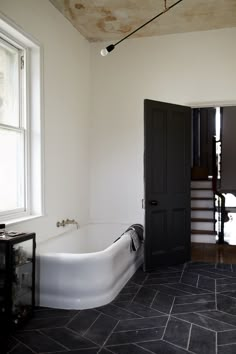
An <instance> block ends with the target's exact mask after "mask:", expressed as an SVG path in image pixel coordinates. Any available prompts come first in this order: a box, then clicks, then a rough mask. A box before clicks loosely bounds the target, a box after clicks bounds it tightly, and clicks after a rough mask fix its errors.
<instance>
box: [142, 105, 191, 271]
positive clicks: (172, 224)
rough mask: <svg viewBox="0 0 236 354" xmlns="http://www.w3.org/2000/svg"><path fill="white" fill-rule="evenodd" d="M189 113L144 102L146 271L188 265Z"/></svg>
mask: <svg viewBox="0 0 236 354" xmlns="http://www.w3.org/2000/svg"><path fill="white" fill-rule="evenodd" d="M190 139H191V109H190V108H189V107H183V106H178V105H172V104H168V103H163V102H156V101H151V100H145V101H144V146H145V151H144V181H145V265H144V269H145V270H148V269H152V268H154V267H155V266H157V265H170V264H176V263H181V262H185V261H187V260H189V259H190V168H191V166H190V163H191V161H190V158H191V146H190Z"/></svg>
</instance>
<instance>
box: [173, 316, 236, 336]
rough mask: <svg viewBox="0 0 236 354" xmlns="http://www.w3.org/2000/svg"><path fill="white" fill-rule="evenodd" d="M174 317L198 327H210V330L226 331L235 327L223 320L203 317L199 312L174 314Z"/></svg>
mask: <svg viewBox="0 0 236 354" xmlns="http://www.w3.org/2000/svg"><path fill="white" fill-rule="evenodd" d="M174 317H175V318H179V319H182V320H184V321H187V322H189V323H193V324H196V325H198V326H200V327H204V328H206V329H211V330H212V331H216V332H220V331H228V330H230V329H236V327H234V326H232V325H230V324H227V323H225V322H221V321H218V320H213V319H212V318H209V317H205V316H202V315H201V312H199V313H187V314H181V315H174Z"/></svg>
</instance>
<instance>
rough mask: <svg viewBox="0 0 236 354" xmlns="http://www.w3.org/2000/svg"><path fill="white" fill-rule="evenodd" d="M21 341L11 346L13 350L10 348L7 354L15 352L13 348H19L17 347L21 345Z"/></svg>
mask: <svg viewBox="0 0 236 354" xmlns="http://www.w3.org/2000/svg"><path fill="white" fill-rule="evenodd" d="M20 344H21V343H19V342H18V343H16V344H15V345H14V346H13V347H12V348H11V350H9V351H8V352H7V354H10V353H12V352H13V350H15V349H17V347H18V346H19V345H20Z"/></svg>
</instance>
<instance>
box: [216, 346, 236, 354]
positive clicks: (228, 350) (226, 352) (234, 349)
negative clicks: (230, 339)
mask: <svg viewBox="0 0 236 354" xmlns="http://www.w3.org/2000/svg"><path fill="white" fill-rule="evenodd" d="M235 353H236V344H229V345H219V346H218V354H235Z"/></svg>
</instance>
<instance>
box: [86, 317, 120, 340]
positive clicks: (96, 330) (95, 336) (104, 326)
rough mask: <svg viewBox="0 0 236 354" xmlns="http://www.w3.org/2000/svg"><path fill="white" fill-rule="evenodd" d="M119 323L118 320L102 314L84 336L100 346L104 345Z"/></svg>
mask: <svg viewBox="0 0 236 354" xmlns="http://www.w3.org/2000/svg"><path fill="white" fill-rule="evenodd" d="M117 323H118V320H115V319H114V318H112V317H110V316H106V315H103V314H101V315H100V316H99V317H98V319H97V320H96V321H95V322H94V323H93V325H92V326H91V327H90V328H89V330H88V331H87V332H86V333H85V334H84V336H85V337H86V338H88V339H90V340H91V341H92V342H94V343H96V344H98V345H103V344H104V342H105V341H106V339H107V338H108V336H109V335H110V333H111V332H112V331H113V329H114V328H115V326H116V325H117Z"/></svg>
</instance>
